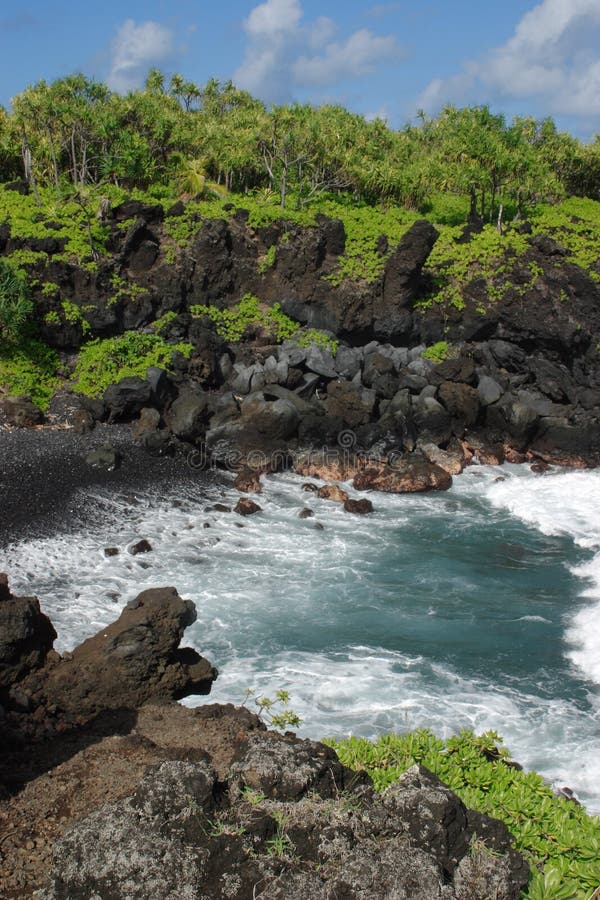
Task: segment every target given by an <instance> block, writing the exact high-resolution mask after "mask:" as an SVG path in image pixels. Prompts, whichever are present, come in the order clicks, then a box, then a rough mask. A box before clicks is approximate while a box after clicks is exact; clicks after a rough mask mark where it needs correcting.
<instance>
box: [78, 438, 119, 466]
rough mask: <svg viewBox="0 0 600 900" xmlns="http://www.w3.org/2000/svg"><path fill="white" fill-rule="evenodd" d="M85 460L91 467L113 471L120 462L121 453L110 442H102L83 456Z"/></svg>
mask: <svg viewBox="0 0 600 900" xmlns="http://www.w3.org/2000/svg"><path fill="white" fill-rule="evenodd" d="M85 462H86V464H87V465H88V466H90V467H91V468H92V469H103V470H104V471H105V472H113V471H114V470H115V469H116V468H118V466H119V464H120V462H121V455H120V453H119V451H118V450H115V448H114V447H113V446H112V445H111V444H104V445H103V446H102V447H98V448H97V449H96V450H91V451H90V453H88V454H87V456H86V457H85Z"/></svg>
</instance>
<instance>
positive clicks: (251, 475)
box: [233, 469, 262, 494]
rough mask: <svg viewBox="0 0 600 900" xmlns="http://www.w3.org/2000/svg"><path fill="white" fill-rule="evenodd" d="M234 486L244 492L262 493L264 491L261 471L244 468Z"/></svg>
mask: <svg viewBox="0 0 600 900" xmlns="http://www.w3.org/2000/svg"><path fill="white" fill-rule="evenodd" d="M233 486H234V488H235V489H236V490H238V491H240V492H241V493H242V494H260V493H261V491H262V488H261V486H260V472H257V471H255V470H253V469H242V471H241V472H240V473H239V475H238V476H237V477H236V479H235V481H234V482H233Z"/></svg>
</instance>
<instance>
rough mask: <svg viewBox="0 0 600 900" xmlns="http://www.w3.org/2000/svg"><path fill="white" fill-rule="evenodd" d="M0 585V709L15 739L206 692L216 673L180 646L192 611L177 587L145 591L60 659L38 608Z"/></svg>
mask: <svg viewBox="0 0 600 900" xmlns="http://www.w3.org/2000/svg"><path fill="white" fill-rule="evenodd" d="M3 579H4V580H3V581H0V626H3V627H2V628H1V630H0V634H1V635H2V637H1V639H0V703H1V705H2V707H3V710H4V717H5V723H6V725H7V727H8V731H9V733H10V734H11V736H12V738H13V740H14V739H23V738H27V739H28V740H31V739H41V738H47V737H48V736H52V735H54V734H57V733H64V732H65V731H69V730H72V729H75V728H80V727H82V726H83V725H85V724H86V723H88V722H90V721H91V720H93V719H94V718H95V717H97V716H99V715H100V714H102V713H104V712H106V711H108V710H117V709H119V710H123V709H131V710H135V709H137V708H138V707H139V706H141V705H142V704H143V703H145V702H147V701H149V700H159V699H164V700H166V699H172V698H174V699H179V698H181V697H185V696H187V695H189V694H207V693H208V692H209V691H210V688H211V685H212V682H213V681H214V679H215V678H216V674H217V673H216V670H215V669H214V668H213V667H212V666H211V664H210V663H209V662H208V661H207V660H206V659H204V658H203V657H201V656H200V655H199V654H198V653H197V652H196V651H195V650H192V649H190V648H181V647H180V646H179V644H180V642H181V638H182V636H183V632H184V630H185V628H186V627H187V626H188V625H191V624H192V622H194V621H195V619H196V610H195V607H194V604H193V603H192V602H191V601H190V600H182V599H181V597H180V596H179V595H178V593H177V591H176V590H175V588H157V589H154V590H148V591H143V592H142V593H141V594H139V595H138V597H136V599H135V600H132V601H131V602H130V603H128V604H127V606H126V607H125V609H124V610H123V612H122V613H121V615H120V617H119V619H118V620H117V621H116V622H114V623H113V624H112V625H109V626H108V628H105V629H103V630H102V631H101V632H99V633H98V634H97V635H95V636H94V637H91V638H89V639H88V640H86V641H84V642H83V644H80V645H79V646H78V647H76V648H75V650H73V652H72V653H66V654H64V656H62V657H61V656H59V654H58V653H56V652H55V651H54V650H53V649H52V644H53V641H54V638H55V637H56V633H55V632H54V629H53V627H52V624H51V622H50V620H49V619H48V618H47V617H46V616H45V615H44V614H43V613H41V611H40V608H39V603H38V601H37V600H36V599H35V598H23V597H14V596H13V595H12V594H11V593H10V591H9V589H8V586H7V582H6V576H3Z"/></svg>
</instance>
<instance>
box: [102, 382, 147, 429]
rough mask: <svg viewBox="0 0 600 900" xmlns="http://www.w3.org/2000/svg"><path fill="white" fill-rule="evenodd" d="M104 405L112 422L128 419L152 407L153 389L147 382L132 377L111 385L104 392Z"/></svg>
mask: <svg viewBox="0 0 600 900" xmlns="http://www.w3.org/2000/svg"><path fill="white" fill-rule="evenodd" d="M103 399H104V405H105V407H106V409H107V411H108V417H109V421H110V422H115V421H118V420H120V419H128V418H132V417H133V416H135V415H137V414H138V413H139V412H140V410H142V409H143V408H144V407H145V406H149V405H150V401H151V399H152V388H151V387H150V384H149V383H148V382H147V381H143V380H142V379H141V378H138V377H137V375H132V376H130V377H128V378H122V379H121V380H120V381H119V382H118V384H111V385H110V386H109V387H107V388H106V390H105V392H104V398H103Z"/></svg>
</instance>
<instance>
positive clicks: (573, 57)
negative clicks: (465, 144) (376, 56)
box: [418, 0, 600, 116]
mask: <svg viewBox="0 0 600 900" xmlns="http://www.w3.org/2000/svg"><path fill="white" fill-rule="evenodd" d="M482 97H483V98H484V99H486V100H490V99H496V98H512V99H517V100H520V99H526V98H531V99H532V100H536V101H537V106H538V107H541V108H542V109H543V111H544V113H543V114H564V115H581V116H589V115H600V2H599V0H542V2H541V3H539V4H538V5H537V6H535V7H534V8H533V9H532V10H530V11H529V12H528V13H526V15H524V16H523V18H522V19H521V20H520V21H519V23H518V24H517V27H516V28H515V31H514V34H513V35H512V37H511V38H510V39H509V40H508V41H507V42H506V43H505V44H503V45H502V46H500V47H497V48H495V49H493V50H491V51H490V52H489V54H488V55H487V56H485V57H484V58H482V59H479V60H472V61H470V62H468V63H466V64H465V65H464V66H463V70H462V72H460V73H458V74H456V75H454V76H451V77H450V78H448V79H446V80H441V79H436V80H434V81H432V82H430V84H429V85H428V86H427V88H426V89H425V91H424V92H423V94H422V95H421V97H420V98H419V101H418V105H419V106H420V107H422V108H424V109H425V110H427V111H428V112H436V111H437V110H438V109H439V108H440V106H442V105H443V103H445V102H472V101H473V100H476V101H480V100H481V98H482Z"/></svg>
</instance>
